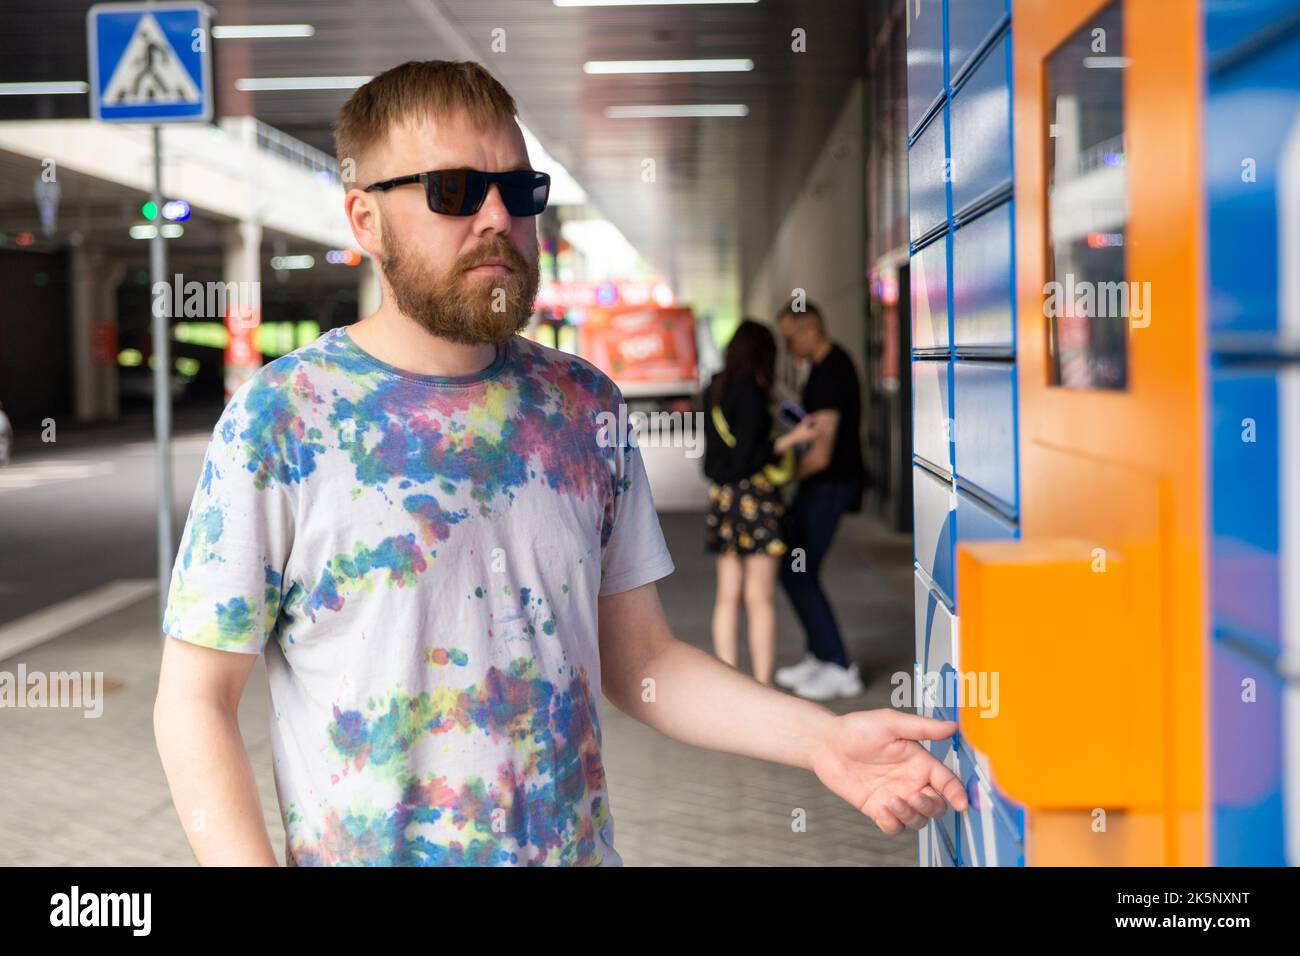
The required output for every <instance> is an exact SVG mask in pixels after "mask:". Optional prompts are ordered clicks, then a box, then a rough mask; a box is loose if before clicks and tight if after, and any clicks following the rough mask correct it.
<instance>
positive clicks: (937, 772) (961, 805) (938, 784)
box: [930, 760, 970, 812]
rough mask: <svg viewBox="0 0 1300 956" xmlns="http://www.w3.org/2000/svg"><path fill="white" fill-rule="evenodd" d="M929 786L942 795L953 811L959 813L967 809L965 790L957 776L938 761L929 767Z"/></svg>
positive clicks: (967, 800) (968, 805)
mask: <svg viewBox="0 0 1300 956" xmlns="http://www.w3.org/2000/svg"><path fill="white" fill-rule="evenodd" d="M930 786H932V787H934V789H935V790H938V791H939V793H941V794H943V798H944V799H945V800H947V801H948V803H949V804H950V805H951V806H952V808H953V809H954V810H957V811H959V812H960V811H962V810H966V809H969V807H970V800H969V798H967V796H966V788H965V787H963V786H962V785H961V781H960V780H958V779H957V775H956V774H955V773H953V772H952V771H951V770H949V769H948V768H947V767H945V766H944V765H943V764H942V763H940V762H939V761H938V760H935V761H933V762H932V763H931V765H930Z"/></svg>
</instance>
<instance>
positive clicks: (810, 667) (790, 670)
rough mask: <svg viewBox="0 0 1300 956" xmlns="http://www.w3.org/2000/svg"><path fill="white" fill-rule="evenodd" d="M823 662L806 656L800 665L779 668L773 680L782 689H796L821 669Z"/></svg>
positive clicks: (810, 655) (809, 655)
mask: <svg viewBox="0 0 1300 956" xmlns="http://www.w3.org/2000/svg"><path fill="white" fill-rule="evenodd" d="M821 666H822V662H821V661H819V660H818V659H817V658H815V657H813V656H812V654H805V655H804V656H803V660H801V661H800V662H799V663H798V664H791V665H790V666H789V667H778V668H777V669H776V674H774V675H773V678H774V679H775V680H776V682H777V683H778V684H780V685H781V686H782V687H791V688H793V687H796V686H797V685H799V684H802V683H803V682H804V681H806V680H807V679H808V678H809V677H812V676H813V674H815V673H817V671H819V670H820V669H821Z"/></svg>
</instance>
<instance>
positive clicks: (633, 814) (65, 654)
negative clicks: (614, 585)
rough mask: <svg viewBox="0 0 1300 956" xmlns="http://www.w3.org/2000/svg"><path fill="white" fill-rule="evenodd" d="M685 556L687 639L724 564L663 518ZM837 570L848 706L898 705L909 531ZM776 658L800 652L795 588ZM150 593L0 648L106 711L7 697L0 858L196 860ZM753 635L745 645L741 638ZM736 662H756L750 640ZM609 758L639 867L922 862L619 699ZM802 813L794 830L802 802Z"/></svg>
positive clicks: (272, 802)
mask: <svg viewBox="0 0 1300 956" xmlns="http://www.w3.org/2000/svg"><path fill="white" fill-rule="evenodd" d="M663 521H664V530H665V533H666V534H667V537H668V542H669V546H670V548H671V549H672V552H673V556H674V560H675V561H676V563H677V572H676V573H675V574H674V575H673V576H672V577H670V578H668V579H667V580H666V581H663V582H661V583H660V588H661V594H662V597H663V601H664V605H665V607H666V608H667V609H668V613H669V617H670V619H671V622H672V624H673V627H674V629H675V630H676V632H677V634H678V636H679V637H681V638H683V639H685V640H688V641H690V642H691V643H694V644H697V645H699V646H701V647H707V646H708V644H709V635H708V622H709V615H710V608H711V601H712V592H711V587H712V574H711V567H710V563H709V560H708V558H707V556H706V555H705V554H704V553H703V552H702V549H701V541H702V532H701V528H702V518H701V516H699V515H690V514H676V515H665V516H664V519H663ZM829 563H830V565H831V567H830V569H829V571H828V573H827V579H828V581H829V586H830V588H831V591H832V594H833V597H834V599H835V600H836V606H837V609H838V611H839V613H840V616H841V621H842V623H843V626H844V627H845V630H846V634H847V637H848V639H849V641H850V643H851V652H852V654H853V656H854V658H855V659H856V660H857V661H858V662H859V663H860V664H861V665H862V667H863V669H864V671H867V672H869V674H868V675H867V676H868V677H869V680H870V686H869V687H868V691H867V694H866V695H865V696H864V697H863V698H860V699H857V700H852V701H841V702H839V703H837V704H836V706H835V709H836V710H838V711H840V712H847V711H849V710H855V709H862V708H866V707H879V706H887V704H888V697H889V692H890V684H889V675H890V674H892V673H894V672H895V671H898V670H904V671H910V669H911V648H912V597H911V570H910V565H911V545H910V539H908V538H907V537H902V536H894V535H885V534H883V533H882V532H880V531H879V530H878V529H877V528H876V526H875V525H874V524H873V523H872V522H871V521H869V520H867V519H863V518H855V519H852V520H851V522H850V523H849V525H848V526H847V527H846V528H845V529H844V530H843V531H842V532H841V536H840V538H839V539H838V540H837V542H836V546H835V549H834V551H833V552H832V555H831V558H830V562H829ZM778 602H779V606H780V629H781V638H780V650H779V658H778V659H779V661H780V662H781V663H790V662H793V661H795V660H797V659H798V658H799V657H800V656H801V654H802V646H801V639H800V638H799V636H798V632H797V629H796V626H795V624H794V619H793V617H792V616H791V614H790V612H789V609H788V605H787V603H786V601H785V599H784V597H779V598H778ZM156 616H157V604H156V598H155V596H154V595H149V596H148V597H146V598H143V599H141V600H138V601H136V602H135V603H133V604H131V605H129V606H127V607H125V608H123V609H122V610H119V611H117V612H114V613H112V614H109V615H107V616H105V617H104V618H103V619H102V620H99V621H97V622H95V623H93V624H88V625H86V626H83V627H80V628H78V629H76V630H73V631H69V632H68V633H66V634H64V635H63V636H61V637H58V638H56V639H54V640H51V641H49V642H47V643H45V644H42V645H40V646H38V647H34V648H32V649H30V650H27V651H25V652H23V653H21V654H19V655H18V656H17V657H15V658H11V659H9V660H5V661H0V670H5V671H9V672H11V673H15V672H16V671H17V668H18V665H19V663H20V662H21V663H22V664H24V665H25V666H26V669H27V672H28V673H31V672H35V671H42V672H49V671H60V670H74V669H75V670H78V671H103V672H104V674H105V675H106V680H107V681H108V682H109V683H110V684H111V685H112V687H113V689H111V690H108V692H107V693H106V695H105V703H104V714H103V716H102V717H100V718H99V719H86V718H84V717H83V716H82V712H81V711H77V710H70V709H62V710H60V709H30V710H29V709H19V710H8V709H6V710H3V711H0V768H3V772H0V865H20V866H21V865H53V866H59V865H68V864H76V865H85V866H97V865H98V866H148V865H155V866H156V865H180V866H187V865H192V864H193V862H194V859H193V855H192V854H191V852H190V850H189V846H188V844H187V843H186V841H185V837H184V834H183V833H182V831H181V827H180V824H179V822H178V821H177V819H176V813H175V810H174V809H173V807H172V804H171V799H170V796H169V794H168V791H167V785H166V780H165V778H164V776H163V772H162V767H161V765H160V763H159V761H158V755H157V752H156V750H155V748H154V741H153V727H152V719H151V714H152V708H153V700H154V695H155V692H156V689H157V676H158V655H159V653H160V638H159V637H158V635H157V623H156ZM743 643H744V642H743V640H742V645H743ZM741 666H742V667H743V668H747V667H748V662H747V660H746V659H745V658H744V657H743V656H742V659H741ZM267 704H268V692H267V683H266V672H265V668H264V666H263V665H262V664H261V663H259V664H258V666H257V668H256V669H255V670H254V675H253V678H252V680H251V681H250V683H249V686H248V689H247V690H246V692H245V694H244V699H243V702H242V704H241V707H240V726H241V729H242V731H243V736H244V741H245V744H246V746H247V748H248V751H249V755H250V757H251V759H252V762H253V766H254V767H255V768H256V770H257V775H258V784H259V789H260V792H261V797H262V806H263V812H264V815H265V817H266V824H267V827H268V830H269V831H270V834H271V845H272V846H273V847H275V848H276V851H277V853H282V852H283V849H282V848H283V842H284V841H283V831H282V829H281V823H280V819H279V810H278V807H277V804H276V797H275V785H274V781H273V778H272V775H271V742H270V727H269V723H268V720H267V711H268V708H267ZM603 714H604V717H603V720H604V725H603V726H604V740H605V755H604V756H605V763H606V767H607V772H608V780H609V786H610V801H611V807H612V810H613V814H614V820H615V844H616V846H617V847H618V848H619V851H620V853H622V855H623V858H624V861H625V862H626V863H627V864H628V865H631V866H638V865H639V866H656V865H672V866H683V865H685V866H695V865H717V864H729V865H786V866H789V865H877V866H911V865H914V864H915V861H916V838H915V836H914V835H913V834H910V833H905V834H902V835H900V836H897V837H886V836H884V835H883V834H881V833H880V832H879V831H878V830H876V828H875V826H874V825H873V824H871V823H870V821H868V820H866V819H865V818H863V817H861V816H860V815H859V814H858V813H857V811H855V810H854V809H852V808H851V807H849V806H848V805H847V804H845V803H843V802H842V801H840V800H839V799H838V798H837V797H835V796H833V795H832V794H830V793H829V792H828V791H826V790H825V789H824V788H823V787H822V786H821V784H820V783H819V782H818V781H817V779H816V778H815V777H814V776H813V775H812V774H809V773H806V772H804V771H800V770H794V769H791V768H787V767H780V766H776V765H772V764H765V763H762V762H760V761H756V760H751V759H748V758H743V757H733V756H730V755H724V754H717V753H711V752H708V751H702V750H698V749H696V748H692V747H688V746H686V745H684V744H680V743H677V742H676V741H673V740H670V739H668V738H666V737H663V736H661V735H659V734H658V733H656V732H654V731H652V730H650V729H649V728H647V727H645V726H643V725H641V724H638V723H636V722H635V721H633V720H631V719H630V718H628V717H626V716H625V715H623V714H622V713H620V712H618V711H617V710H615V709H614V708H613V707H610V706H608V705H605V706H604V709H603ZM796 808H802V809H803V810H805V811H806V819H807V830H806V832H803V833H794V832H792V829H791V814H792V812H793V811H794V810H795V809H796Z"/></svg>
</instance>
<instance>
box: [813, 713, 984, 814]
mask: <svg viewBox="0 0 1300 956" xmlns="http://www.w3.org/2000/svg"><path fill="white" fill-rule="evenodd" d="M956 732H957V724H956V722H955V721H951V720H933V719H931V718H929V717H921V716H919V715H917V714H907V713H902V712H900V711H896V710H888V709H882V710H864V711H859V712H858V713H854V714H846V715H844V716H842V717H838V718H836V720H835V722H834V723H833V724H832V725H831V726H830V732H829V734H827V736H826V739H825V741H824V743H823V746H822V747H821V748H820V749H819V750H818V752H817V753H816V754H815V755H814V757H813V764H812V769H813V772H814V773H815V774H817V778H818V779H819V780H821V782H822V783H824V784H825V785H826V787H827V789H829V790H830V791H831V792H832V793H834V794H835V795H836V796H839V797H843V798H844V799H845V800H847V801H848V802H849V803H851V804H853V805H854V806H855V807H857V808H858V809H859V810H861V811H862V812H863V813H864V814H866V815H867V816H868V817H870V818H871V819H872V820H874V821H875V823H876V826H878V827H880V829H881V830H883V831H885V832H886V833H888V834H890V835H891V836H892V835H894V834H896V833H901V832H902V831H903V828H904V827H905V826H906V827H911V828H912V829H913V830H919V829H921V828H922V827H923V826H925V825H926V823H928V822H929V820H930V819H931V818H938V817H941V816H943V815H944V813H945V812H947V806H946V805H945V803H944V800H945V799H946V800H947V802H948V803H949V804H952V807H953V809H954V810H965V809H966V808H967V807H968V806H969V801H968V800H967V799H966V790H965V788H964V787H962V785H961V781H960V780H958V779H957V777H956V775H955V774H954V773H953V772H952V771H951V770H949V769H948V768H947V767H945V766H944V765H943V764H942V763H940V762H939V761H938V760H936V759H935V758H934V757H933V756H932V755H931V754H930V753H929V752H928V751H926V749H925V748H924V747H922V746H921V745H920V744H919V743H917V741H918V740H945V739H947V738H948V737H951V736H952V735H953V734H955V733H956ZM941 795H942V796H941Z"/></svg>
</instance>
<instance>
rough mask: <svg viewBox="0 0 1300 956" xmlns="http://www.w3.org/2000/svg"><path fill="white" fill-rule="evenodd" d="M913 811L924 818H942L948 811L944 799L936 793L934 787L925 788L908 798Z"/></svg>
mask: <svg viewBox="0 0 1300 956" xmlns="http://www.w3.org/2000/svg"><path fill="white" fill-rule="evenodd" d="M907 802H908V803H909V804H911V806H912V809H913V810H915V811H916V812H917V813H919V814H921V815H922V816H924V817H941V816H943V815H944V813H945V812H947V810H948V805H947V804H946V803H944V802H943V797H941V796H939V795H938V794H937V793H935V792H934V789H933V788H932V787H929V786H927V787H925V788H923V789H922V790H919V791H917V792H916V793H914V794H912V795H911V796H910V797H908V798H907Z"/></svg>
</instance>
